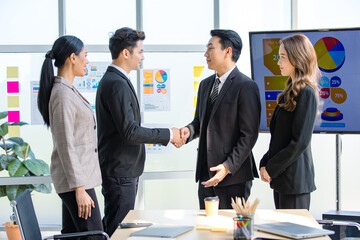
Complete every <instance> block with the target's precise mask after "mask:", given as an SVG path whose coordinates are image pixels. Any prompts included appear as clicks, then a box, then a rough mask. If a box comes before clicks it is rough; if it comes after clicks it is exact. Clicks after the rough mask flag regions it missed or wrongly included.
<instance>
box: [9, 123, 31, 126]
mask: <svg viewBox="0 0 360 240" xmlns="http://www.w3.org/2000/svg"><path fill="white" fill-rule="evenodd" d="M27 124H28V123H27V122H14V123H11V126H24V125H27Z"/></svg>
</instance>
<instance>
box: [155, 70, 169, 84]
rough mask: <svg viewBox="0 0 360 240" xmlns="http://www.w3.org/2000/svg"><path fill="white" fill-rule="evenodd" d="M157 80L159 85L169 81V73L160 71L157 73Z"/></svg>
mask: <svg viewBox="0 0 360 240" xmlns="http://www.w3.org/2000/svg"><path fill="white" fill-rule="evenodd" d="M155 80H156V81H157V82H158V83H164V82H166V80H167V73H166V72H165V71H164V70H159V71H157V72H156V73H155Z"/></svg>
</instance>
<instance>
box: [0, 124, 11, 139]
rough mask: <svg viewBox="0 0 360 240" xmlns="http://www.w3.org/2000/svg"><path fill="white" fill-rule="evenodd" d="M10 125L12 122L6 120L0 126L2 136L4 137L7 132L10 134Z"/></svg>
mask: <svg viewBox="0 0 360 240" xmlns="http://www.w3.org/2000/svg"><path fill="white" fill-rule="evenodd" d="M9 125H10V123H8V122H4V123H3V124H1V126H0V136H1V137H4V136H5V135H6V134H8V131H9V129H8V126H9Z"/></svg>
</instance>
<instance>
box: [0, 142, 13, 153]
mask: <svg viewBox="0 0 360 240" xmlns="http://www.w3.org/2000/svg"><path fill="white" fill-rule="evenodd" d="M5 146H6V150H7V151H9V149H11V148H13V147H14V143H12V142H8V141H5ZM0 147H1V148H2V149H4V150H5V148H4V144H3V143H0Z"/></svg>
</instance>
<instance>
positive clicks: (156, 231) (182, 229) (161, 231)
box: [130, 225, 194, 239]
mask: <svg viewBox="0 0 360 240" xmlns="http://www.w3.org/2000/svg"><path fill="white" fill-rule="evenodd" d="M193 229H194V226H168V225H164V226H161V225H153V226H151V227H147V228H145V229H143V230H140V231H137V232H132V233H130V235H131V236H147V237H161V238H168V239H169V238H175V237H177V236H179V235H181V234H184V233H186V232H189V231H191V230H193Z"/></svg>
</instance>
